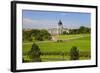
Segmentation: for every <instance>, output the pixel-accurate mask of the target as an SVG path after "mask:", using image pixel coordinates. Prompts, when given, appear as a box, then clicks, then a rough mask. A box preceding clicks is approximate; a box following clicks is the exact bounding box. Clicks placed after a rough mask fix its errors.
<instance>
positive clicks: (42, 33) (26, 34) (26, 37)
mask: <svg viewBox="0 0 100 73" xmlns="http://www.w3.org/2000/svg"><path fill="white" fill-rule="evenodd" d="M33 37H34V38H33ZM50 39H51V34H50V33H49V32H48V31H47V30H45V29H42V30H39V29H32V30H29V31H26V30H23V41H33V40H37V41H43V40H50Z"/></svg>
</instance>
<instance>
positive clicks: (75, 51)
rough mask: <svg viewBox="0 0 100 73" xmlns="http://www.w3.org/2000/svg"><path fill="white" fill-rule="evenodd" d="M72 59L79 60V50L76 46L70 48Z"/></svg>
mask: <svg viewBox="0 0 100 73" xmlns="http://www.w3.org/2000/svg"><path fill="white" fill-rule="evenodd" d="M70 59H71V60H79V50H78V49H77V47H76V46H73V47H72V48H71V50H70Z"/></svg>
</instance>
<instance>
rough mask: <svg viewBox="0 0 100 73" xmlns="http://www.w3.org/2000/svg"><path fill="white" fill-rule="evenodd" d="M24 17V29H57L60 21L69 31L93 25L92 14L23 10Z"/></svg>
mask: <svg viewBox="0 0 100 73" xmlns="http://www.w3.org/2000/svg"><path fill="white" fill-rule="evenodd" d="M22 15H23V16H22V20H23V28H24V29H27V28H28V29H29V28H30V29H50V28H57V25H58V22H59V20H61V21H62V23H63V27H64V28H68V29H73V28H79V27H80V26H86V27H90V24H91V14H90V13H79V12H58V11H57V12H56V11H35V10H23V12H22Z"/></svg>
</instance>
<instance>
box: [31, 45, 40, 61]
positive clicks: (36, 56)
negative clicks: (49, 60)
mask: <svg viewBox="0 0 100 73" xmlns="http://www.w3.org/2000/svg"><path fill="white" fill-rule="evenodd" d="M29 57H30V59H31V60H32V62H41V59H40V49H39V47H38V45H37V44H35V43H33V44H32V48H31V50H30V51H29Z"/></svg>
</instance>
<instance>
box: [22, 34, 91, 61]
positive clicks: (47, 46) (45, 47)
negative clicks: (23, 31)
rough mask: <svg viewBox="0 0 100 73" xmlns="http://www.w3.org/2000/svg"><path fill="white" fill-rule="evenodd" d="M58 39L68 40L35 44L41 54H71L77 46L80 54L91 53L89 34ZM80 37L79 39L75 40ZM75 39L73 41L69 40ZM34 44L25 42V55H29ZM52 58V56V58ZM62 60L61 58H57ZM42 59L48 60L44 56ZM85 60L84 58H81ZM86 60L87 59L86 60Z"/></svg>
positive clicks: (63, 36)
mask: <svg viewBox="0 0 100 73" xmlns="http://www.w3.org/2000/svg"><path fill="white" fill-rule="evenodd" d="M55 37H57V39H58V38H59V39H61V40H66V41H62V42H55V41H37V42H35V43H36V44H37V45H38V46H39V48H40V50H41V52H63V53H66V52H70V49H71V48H72V46H76V47H77V48H78V49H79V51H80V52H89V53H90V51H91V45H90V44H91V43H90V35H89V34H83V35H82V34H78V35H61V36H59V37H58V36H55ZM75 37H79V38H75ZM70 38H73V39H71V40H67V39H70ZM74 38H75V39H74ZM32 44H33V42H27V43H24V42H23V53H27V52H28V51H30V49H31V46H32ZM50 57H52V56H50ZM55 57H57V58H58V57H59V58H62V57H61V56H55ZM41 58H46V56H42V57H41ZM81 59H83V58H81ZM84 59H85V58H84Z"/></svg>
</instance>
